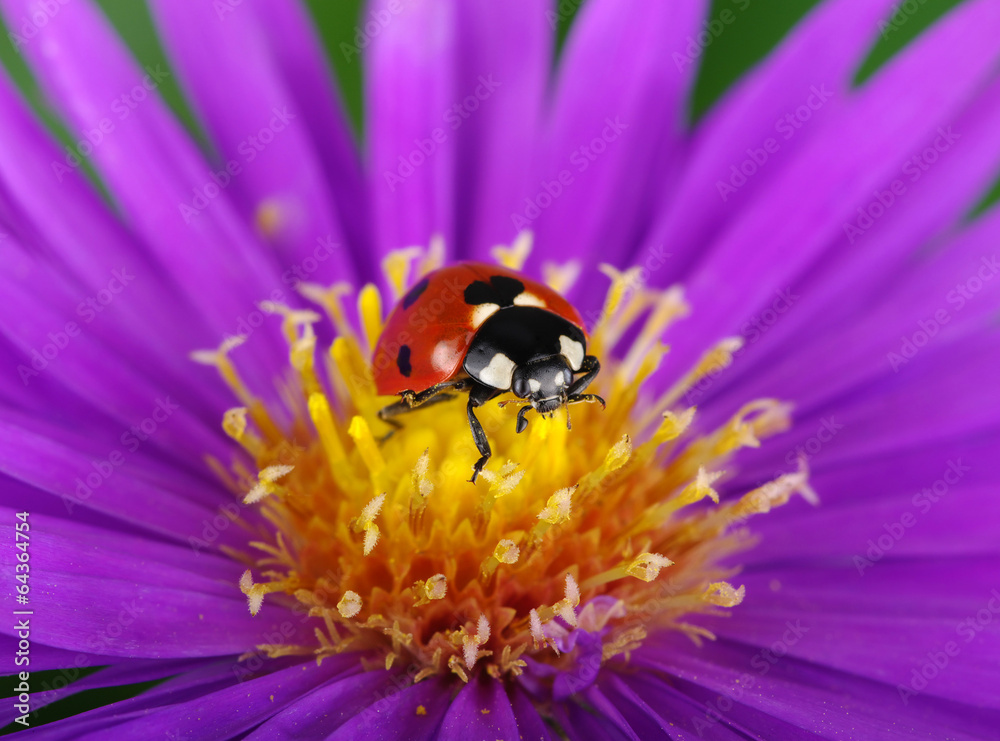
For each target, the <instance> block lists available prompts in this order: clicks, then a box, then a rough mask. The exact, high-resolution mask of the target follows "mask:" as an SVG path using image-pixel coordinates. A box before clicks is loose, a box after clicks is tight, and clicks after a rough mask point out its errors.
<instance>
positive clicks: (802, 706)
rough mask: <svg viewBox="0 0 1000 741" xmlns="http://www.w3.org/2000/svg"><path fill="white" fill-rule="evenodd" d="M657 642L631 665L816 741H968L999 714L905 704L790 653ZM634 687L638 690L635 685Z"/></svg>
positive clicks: (927, 700) (941, 703) (915, 701)
mask: <svg viewBox="0 0 1000 741" xmlns="http://www.w3.org/2000/svg"><path fill="white" fill-rule="evenodd" d="M779 626H780V627H779ZM775 629H776V631H777V634H776V635H775V636H774V639H772V640H780V639H781V636H782V633H783V632H784V631H786V630H788V628H787V627H786V626H785V625H784V624H783V623H778V624H776V625H775ZM661 638H663V639H664V640H663V641H662V642H661V643H657V641H656V640H649V641H647V643H646V644H645V645H644V646H643V649H642V650H641V651H640V652H636V653H635V654H633V656H632V660H633V662H634V664H635V666H636V667H645V668H648V669H649V670H651V671H654V672H658V673H661V674H667V673H669V674H670V675H672V676H674V677H678V678H680V679H681V680H687V681H688V682H690V683H691V684H693V685H696V686H701V687H703V688H706V689H708V690H709V691H710V692H711V693H712V694H713V695H714V706H715V707H719V703H720V702H721V703H722V705H723V706H728V704H729V702H732V703H733V704H734V705H735V706H736V707H740V706H746V707H749V708H754V709H758V710H760V711H762V712H764V713H766V714H768V715H771V716H773V717H775V718H777V719H779V720H782V721H784V722H786V723H789V724H791V725H793V726H797V727H800V728H802V729H804V730H807V731H811V732H813V733H816V734H819V735H820V736H822V737H834V738H835V737H837V736H846V737H848V738H864V739H872V741H883V740H889V739H891V740H893V741H897V740H899V741H902V739H909V738H914V737H924V738H953V739H956V740H957V739H962V741H972V740H973V739H982V738H989V735H990V734H991V733H993V730H994V729H995V728H996V724H997V723H998V722H1000V713H997V712H995V711H992V710H983V709H980V708H973V707H972V706H970V705H966V704H958V703H953V702H949V701H946V700H940V699H937V698H934V697H927V696H923V695H920V696H918V697H916V698H908V699H909V702H908V704H906V705H904V704H903V703H902V701H901V699H900V695H899V692H898V691H897V689H896V687H895V686H892V685H888V684H883V683H880V682H875V681H872V680H870V679H865V678H861V677H857V676H854V675H851V674H846V673H843V672H837V671H833V670H830V669H829V668H827V667H819V666H816V665H814V664H811V663H809V662H804V661H801V660H800V659H797V658H794V657H792V656H784V657H782V658H781V659H780V660H778V661H777V662H776V663H772V662H771V661H769V660H768V659H767V658H766V657H765V655H764V654H763V653H762V652H761V649H760V648H759V647H757V646H745V645H741V644H734V643H732V642H730V641H726V640H719V641H709V642H707V643H705V644H704V645H702V646H700V647H697V648H694V647H692V646H691V645H690V644H689V643H687V642H686V639H684V638H683V637H681V636H679V635H677V634H674V635H672V636H667V635H664V636H661ZM678 639H679V640H678ZM772 655H773V654H772ZM762 667H763V668H762ZM671 681H672V682H674V681H676V680H671ZM633 687H634V689H637V691H639V692H640V693H641V692H642V690H641V689H640V688H639V687H638V686H637V685H633ZM707 710H708V709H707V708H706V712H707ZM730 714H731V711H726V715H727V716H729V715H730Z"/></svg>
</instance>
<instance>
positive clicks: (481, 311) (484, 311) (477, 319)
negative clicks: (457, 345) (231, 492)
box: [472, 304, 500, 329]
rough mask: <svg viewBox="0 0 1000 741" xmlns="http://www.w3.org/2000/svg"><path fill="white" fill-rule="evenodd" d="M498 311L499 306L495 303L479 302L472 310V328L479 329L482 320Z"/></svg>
mask: <svg viewBox="0 0 1000 741" xmlns="http://www.w3.org/2000/svg"><path fill="white" fill-rule="evenodd" d="M498 311H500V307H499V306H497V305H496V304H479V306H477V307H476V308H475V309H473V310H472V327H473V329H479V327H480V326H481V325H482V323H483V322H485V321H486V320H487V319H489V318H490V317H491V316H493V315H494V314H496V313H497V312H498Z"/></svg>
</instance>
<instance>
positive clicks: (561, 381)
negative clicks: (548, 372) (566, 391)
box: [555, 371, 566, 386]
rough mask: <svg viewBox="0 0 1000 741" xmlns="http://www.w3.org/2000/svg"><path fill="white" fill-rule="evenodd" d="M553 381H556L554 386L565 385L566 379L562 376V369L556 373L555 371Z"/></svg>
mask: <svg viewBox="0 0 1000 741" xmlns="http://www.w3.org/2000/svg"><path fill="white" fill-rule="evenodd" d="M555 383H556V386H564V385H566V379H565V378H564V377H563V374H562V371H559V372H558V373H556V381H555Z"/></svg>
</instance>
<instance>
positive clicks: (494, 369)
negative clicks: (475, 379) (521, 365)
mask: <svg viewBox="0 0 1000 741" xmlns="http://www.w3.org/2000/svg"><path fill="white" fill-rule="evenodd" d="M513 379H514V361H513V360H511V359H510V358H508V357H507V356H506V355H504V354H503V353H497V354H496V355H494V356H493V358H492V359H491V360H490V364H489V365H487V366H486V367H485V368H483V369H482V370H481V371H479V380H480V381H482V382H483V383H485V384H486V385H487V386H492V387H493V388H495V389H509V388H510V384H511V381H512V380H513Z"/></svg>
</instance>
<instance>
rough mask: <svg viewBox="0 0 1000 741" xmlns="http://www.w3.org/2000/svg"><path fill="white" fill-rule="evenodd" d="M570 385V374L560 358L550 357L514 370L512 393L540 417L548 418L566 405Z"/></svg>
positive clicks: (561, 357) (571, 379)
mask: <svg viewBox="0 0 1000 741" xmlns="http://www.w3.org/2000/svg"><path fill="white" fill-rule="evenodd" d="M572 382H573V371H572V370H570V367H569V365H568V364H567V363H566V359H565V358H564V357H563V356H562V355H552V356H550V357H548V358H543V359H542V360H536V361H535V362H533V363H527V364H525V365H522V366H518V367H517V368H516V369H515V370H514V379H513V383H512V384H511V391H513V392H514V395H515V396H519V397H521V398H522V399H527V400H528V401H530V402H531V406H533V407H534V408H535V411H537V412H538V413H539V414H549V413H551V412H554V411H555V410H556V409H558V408H559V407H561V406H562V405H563V404H565V403H566V395H567V393H568V392H569V387H570V384H571V383H572Z"/></svg>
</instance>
